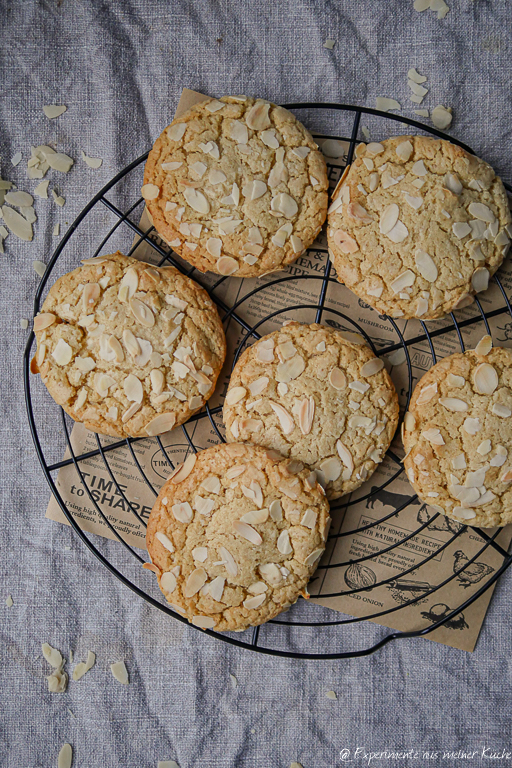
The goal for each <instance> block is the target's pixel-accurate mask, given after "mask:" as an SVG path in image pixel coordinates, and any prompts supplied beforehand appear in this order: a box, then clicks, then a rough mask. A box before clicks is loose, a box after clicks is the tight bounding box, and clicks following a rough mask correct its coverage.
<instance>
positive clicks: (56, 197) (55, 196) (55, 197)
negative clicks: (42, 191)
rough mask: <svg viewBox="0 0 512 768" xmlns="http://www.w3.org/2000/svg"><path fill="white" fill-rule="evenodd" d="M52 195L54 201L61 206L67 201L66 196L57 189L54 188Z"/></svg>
mask: <svg viewBox="0 0 512 768" xmlns="http://www.w3.org/2000/svg"><path fill="white" fill-rule="evenodd" d="M52 197H53V201H54V203H55V204H56V205H58V206H60V207H61V208H62V207H63V206H64V204H65V203H66V198H64V197H62V195H59V193H58V192H57V190H55V189H52Z"/></svg>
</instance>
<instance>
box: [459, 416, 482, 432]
mask: <svg viewBox="0 0 512 768" xmlns="http://www.w3.org/2000/svg"><path fill="white" fill-rule="evenodd" d="M462 427H463V429H464V431H465V432H467V433H468V435H476V433H477V432H479V431H480V427H481V424H480V420H479V419H471V418H469V417H468V418H467V419H464V424H463V425H462Z"/></svg>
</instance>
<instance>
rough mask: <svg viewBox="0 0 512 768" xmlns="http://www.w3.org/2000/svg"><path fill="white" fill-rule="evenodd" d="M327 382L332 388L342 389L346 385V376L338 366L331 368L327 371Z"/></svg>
mask: <svg viewBox="0 0 512 768" xmlns="http://www.w3.org/2000/svg"><path fill="white" fill-rule="evenodd" d="M329 384H330V385H331V387H334V389H337V390H342V389H345V387H346V386H347V377H346V376H345V374H344V373H343V371H342V370H341V369H340V368H333V369H332V371H330V373H329Z"/></svg>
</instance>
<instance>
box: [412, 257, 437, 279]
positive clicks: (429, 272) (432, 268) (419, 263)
mask: <svg viewBox="0 0 512 768" xmlns="http://www.w3.org/2000/svg"><path fill="white" fill-rule="evenodd" d="M414 259H415V262H416V267H417V268H418V272H419V273H420V275H421V276H422V277H424V278H425V280H428V282H429V283H434V282H435V281H436V280H437V275H438V271H437V267H436V265H435V262H434V260H433V258H432V257H431V256H430V255H429V254H428V253H427V252H426V251H422V250H417V251H416V253H415V256H414Z"/></svg>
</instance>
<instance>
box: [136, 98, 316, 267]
mask: <svg viewBox="0 0 512 768" xmlns="http://www.w3.org/2000/svg"><path fill="white" fill-rule="evenodd" d="M327 188H328V181H327V168H326V165H325V160H324V158H323V156H322V154H321V152H320V151H319V150H318V147H317V145H316V144H315V142H314V140H313V138H312V137H311V135H310V133H309V132H308V131H307V130H306V129H305V128H304V126H303V125H302V124H301V123H299V121H298V120H297V119H296V118H295V117H294V115H292V113H291V112H288V110H286V109H283V107H278V106H276V105H275V104H271V103H270V102H268V101H263V100H261V99H257V100H256V99H250V98H246V97H245V96H225V97H224V98H222V99H220V100H217V99H211V100H209V101H205V102H201V103H200V104H197V105H196V106H194V107H192V108H191V109H189V110H188V111H187V112H186V113H185V114H184V115H182V116H181V117H179V118H177V119H176V120H174V121H173V122H172V123H171V125H169V126H168V127H167V128H166V129H165V130H164V132H163V133H162V134H161V136H160V137H159V138H158V139H157V140H156V142H155V144H154V147H153V149H152V150H151V152H150V153H149V157H148V159H147V162H146V168H145V171H144V186H143V187H142V195H143V197H144V198H145V200H146V205H147V209H148V212H149V214H150V217H151V219H152V221H153V224H154V226H155V228H156V230H157V231H158V232H159V233H160V235H161V236H162V237H163V239H164V240H166V241H167V242H168V243H169V245H171V246H172V248H173V249H174V250H175V251H176V252H177V253H179V254H180V256H182V257H183V258H184V259H186V260H187V261H188V262H189V263H190V264H193V265H194V266H195V267H197V269H199V270H201V272H206V271H210V272H216V273H217V274H219V275H236V276H237V277H250V276H257V275H263V274H265V273H267V272H275V271H277V270H279V269H283V268H284V267H285V266H286V265H287V264H290V262H292V261H295V259H297V258H298V256H299V255H300V254H301V253H302V252H303V251H304V249H305V248H307V247H308V246H309V245H311V243H312V242H313V240H314V239H315V238H316V236H317V234H318V233H319V231H320V229H321V227H322V224H323V223H324V221H325V217H326V215H327Z"/></svg>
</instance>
